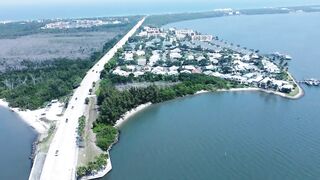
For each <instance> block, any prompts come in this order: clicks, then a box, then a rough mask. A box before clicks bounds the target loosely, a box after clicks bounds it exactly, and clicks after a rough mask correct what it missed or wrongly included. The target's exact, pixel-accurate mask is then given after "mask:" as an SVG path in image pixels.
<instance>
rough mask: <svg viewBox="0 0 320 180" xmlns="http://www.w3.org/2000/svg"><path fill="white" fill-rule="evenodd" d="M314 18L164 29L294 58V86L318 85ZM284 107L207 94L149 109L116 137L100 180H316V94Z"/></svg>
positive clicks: (276, 100)
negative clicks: (307, 81)
mask: <svg viewBox="0 0 320 180" xmlns="http://www.w3.org/2000/svg"><path fill="white" fill-rule="evenodd" d="M319 18H320V14H290V15H263V16H238V17H226V18H213V19H202V20H194V21H186V22H180V23H175V24H171V25H169V26H168V27H172V26H174V27H187V28H193V29H196V30H199V31H200V32H204V33H210V34H217V35H219V36H220V37H222V38H223V39H227V40H228V41H232V42H237V43H239V44H241V45H244V46H248V47H249V48H259V49H260V50H261V51H262V52H272V51H275V50H276V51H280V52H286V53H289V54H290V55H292V56H293V57H294V59H293V60H292V62H290V69H291V72H293V74H294V76H295V77H296V78H298V79H302V78H305V77H318V78H320V71H319V69H320V63H319V60H320V59H319V58H320V54H319V51H318V47H319V46H318V44H319V41H320V36H319V32H318V29H319V27H320V23H319V21H318V19H319ZM304 89H305V92H306V95H305V96H304V97H303V98H302V99H299V100H288V99H285V98H281V97H278V96H275V95H269V94H265V93H259V92H233V93H230V92H224V93H208V94H202V95H198V96H191V97H186V98H180V99H177V100H174V101H170V102H166V103H162V104H157V105H153V106H151V107H150V108H148V109H146V110H145V111H143V112H141V113H138V114H137V115H136V116H134V117H132V118H131V120H130V121H129V122H128V123H126V124H125V125H124V126H123V128H122V129H121V136H120V141H119V143H118V144H117V145H115V146H114V148H113V149H112V151H111V159H112V165H113V170H112V171H111V173H110V174H109V175H107V176H106V177H105V178H103V179H105V180H126V179H130V180H132V179H133V180H134V179H137V180H149V179H155V180H158V179H159V180H162V179H172V180H175V179H190V180H191V179H199V180H201V179H203V180H207V179H219V180H220V179H279V180H283V179H290V180H292V179H297V180H300V179H310V180H311V179H319V178H320V156H319V155H320V138H319V137H320V130H319V129H320V112H319V110H318V109H320V89H319V88H309V87H304Z"/></svg>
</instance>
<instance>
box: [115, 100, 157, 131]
mask: <svg viewBox="0 0 320 180" xmlns="http://www.w3.org/2000/svg"><path fill="white" fill-rule="evenodd" d="M151 104H152V103H151V102H148V103H145V104H141V105H139V106H138V107H136V108H134V109H131V110H130V111H127V112H126V113H125V114H124V115H123V117H122V118H120V119H119V120H117V121H116V124H115V125H114V127H115V128H120V127H121V126H122V125H123V123H125V122H126V121H128V119H129V118H130V117H132V116H133V115H135V114H136V113H138V112H140V111H142V110H144V109H145V108H147V107H149V106H150V105H151Z"/></svg>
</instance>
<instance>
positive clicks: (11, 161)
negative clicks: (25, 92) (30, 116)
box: [0, 107, 36, 180]
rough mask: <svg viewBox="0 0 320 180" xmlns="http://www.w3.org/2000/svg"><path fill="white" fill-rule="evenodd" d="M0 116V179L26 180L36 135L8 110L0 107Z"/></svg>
mask: <svg viewBox="0 0 320 180" xmlns="http://www.w3.org/2000/svg"><path fill="white" fill-rule="evenodd" d="M0 114H1V118H0V145H1V148H0V160H1V161H0V179H1V180H2V179H3V180H5V179H12V180H25V179H28V177H29V173H30V168H31V161H30V159H29V156H30V155H31V147H32V142H33V141H34V139H35V138H36V133H35V132H34V131H33V130H32V129H31V128H30V127H29V126H27V125H26V124H24V123H23V122H22V120H21V119H20V118H19V117H18V116H17V115H15V114H14V113H12V112H11V111H9V110H8V109H5V108H2V107H0Z"/></svg>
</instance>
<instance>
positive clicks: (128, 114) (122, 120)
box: [87, 81, 304, 179]
mask: <svg viewBox="0 0 320 180" xmlns="http://www.w3.org/2000/svg"><path fill="white" fill-rule="evenodd" d="M294 82H295V81H294ZM296 85H297V87H298V89H299V93H298V94H297V95H295V96H292V97H291V96H288V95H286V94H284V93H280V92H275V91H271V90H265V89H261V88H231V89H219V90H217V91H206V90H201V91H198V92H196V93H194V94H193V95H192V96H195V95H199V94H203V93H214V92H239V91H259V92H264V93H268V94H273V95H278V96H281V97H284V98H288V99H299V98H301V97H302V96H303V95H304V92H303V90H302V88H301V87H300V86H299V85H298V84H296ZM151 105H152V103H151V102H149V103H146V104H141V105H139V106H137V107H136V108H134V109H131V110H130V111H127V112H126V113H125V114H124V115H123V117H122V118H120V119H119V120H117V121H116V124H115V125H114V127H115V128H117V129H120V128H121V126H122V125H123V124H124V123H125V122H127V121H128V120H129V119H130V118H131V117H132V116H134V115H135V114H137V113H139V112H141V111H143V110H145V109H146V108H148V107H150V106H151ZM119 136H120V133H118V135H117V137H116V139H115V141H114V142H113V143H112V145H111V146H110V147H109V149H108V151H107V153H108V155H109V156H108V159H107V161H108V164H107V166H106V167H105V168H104V169H102V170H101V171H99V172H98V173H97V176H94V175H93V176H87V178H88V179H97V178H101V177H104V176H106V175H107V174H108V173H109V172H110V171H111V170H112V163H111V156H110V150H111V149H112V147H113V146H114V145H115V144H116V143H118V141H119Z"/></svg>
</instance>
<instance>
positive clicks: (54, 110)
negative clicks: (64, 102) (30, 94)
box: [0, 99, 62, 134]
mask: <svg viewBox="0 0 320 180" xmlns="http://www.w3.org/2000/svg"><path fill="white" fill-rule="evenodd" d="M60 105H61V103H59V104H55V105H52V106H54V107H51V108H47V109H46V108H42V109H37V110H33V111H31V110H21V109H19V108H11V107H10V106H9V103H8V102H6V101H5V100H4V99H0V106H1V107H4V108H6V109H8V110H9V111H12V113H15V114H17V115H18V116H19V117H20V118H21V119H22V120H23V121H24V122H25V123H26V124H27V125H29V126H30V127H32V128H33V129H34V130H35V131H36V132H37V133H38V134H44V133H46V132H47V131H48V129H49V128H50V123H48V122H45V121H42V120H41V118H43V117H45V118H46V119H48V120H49V121H53V120H59V118H58V117H57V114H59V113H61V112H62V108H61V107H59V106H60Z"/></svg>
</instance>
